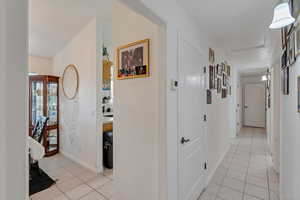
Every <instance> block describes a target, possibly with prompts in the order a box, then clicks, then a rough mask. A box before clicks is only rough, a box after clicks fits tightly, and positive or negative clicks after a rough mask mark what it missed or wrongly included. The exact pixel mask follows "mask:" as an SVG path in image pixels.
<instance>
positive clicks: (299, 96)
mask: <svg viewBox="0 0 300 200" xmlns="http://www.w3.org/2000/svg"><path fill="white" fill-rule="evenodd" d="M297 85H298V112H299V113H300V76H298V84H297Z"/></svg>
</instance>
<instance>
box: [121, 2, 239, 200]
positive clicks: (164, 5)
mask: <svg viewBox="0 0 300 200" xmlns="http://www.w3.org/2000/svg"><path fill="white" fill-rule="evenodd" d="M122 1H123V2H126V3H127V4H128V5H131V7H132V8H133V9H135V10H137V11H139V12H140V13H143V15H146V16H147V17H149V18H150V19H152V20H154V21H157V22H158V23H162V24H164V25H165V27H166V52H167V54H166V69H165V70H166V77H164V81H165V82H164V83H161V84H160V87H163V88H165V91H164V92H165V93H164V94H162V95H161V98H166V108H165V109H166V110H164V109H162V110H161V111H160V112H161V114H162V115H164V112H165V113H166V118H165V120H166V126H165V127H164V128H165V129H166V131H165V132H166V134H167V135H162V136H161V137H162V138H161V139H162V140H161V141H162V142H165V145H164V146H166V150H165V151H166V152H164V151H162V152H161V154H162V155H164V154H165V153H166V160H167V167H168V168H167V171H166V173H167V174H166V176H167V177H166V180H167V188H166V191H167V192H166V193H167V198H168V199H169V200H178V193H177V192H178V191H179V190H178V168H177V162H178V154H177V151H178V138H177V135H178V130H177V126H175V124H178V121H177V119H178V116H177V108H178V107H177V105H178V102H177V92H174V91H171V90H169V84H170V80H172V79H178V70H177V66H178V60H177V58H178V33H180V34H182V35H184V37H185V38H189V41H190V42H192V43H193V44H195V45H196V46H198V47H199V49H203V50H204V51H205V50H207V52H208V47H209V46H210V47H213V46H214V45H210V44H209V42H208V41H209V40H207V38H206V37H205V36H204V35H203V34H202V33H201V27H200V26H199V24H198V23H196V21H195V19H194V18H193V17H192V16H191V15H189V14H188V13H187V12H186V11H185V10H183V9H182V7H181V6H180V5H178V4H177V3H176V2H175V1H172V0H164V1H161V0H152V1H142V0H122ZM170 6H171V8H170ZM215 50H216V52H219V55H216V57H219V58H221V57H222V52H221V51H218V49H217V48H215ZM207 59H208V58H207ZM223 59H224V57H223ZM224 60H226V59H224ZM233 89H234V88H233ZM165 95H166V96H165ZM225 101H229V100H228V99H227V100H225ZM233 101H236V100H233ZM224 105H225V106H224V107H223V106H222V105H220V109H219V111H220V113H221V112H222V111H224V112H225V113H224V117H225V121H226V122H228V121H227V119H228V115H226V112H227V114H230V113H231V115H233V114H232V113H233V112H234V110H232V109H230V111H229V105H228V104H227V103H224ZM231 117H232V118H234V116H231ZM209 119H210V118H209ZM221 121H222V122H221V123H223V121H224V118H223V119H221ZM218 122H219V121H218ZM226 122H225V123H226ZM231 123H233V124H235V123H236V122H235V121H232V122H231ZM214 126H215V124H214ZM233 126H234V125H229V124H227V125H226V128H227V129H226V130H225V131H224V130H222V134H224V136H225V138H226V135H227V136H228V137H229V136H230V135H234V134H235V133H232V132H236V131H232V130H233V129H234V128H233V129H230V128H229V127H233ZM216 131H217V130H216ZM208 134H209V133H208ZM216 136H217V135H216ZM222 136H223V135H222ZM208 144H209V145H210V146H215V147H216V148H217V149H218V153H216V154H215V155H211V156H210V159H211V160H214V162H212V163H211V164H209V163H208V167H209V168H211V169H210V172H213V169H214V168H216V163H217V162H216V161H217V160H220V159H221V158H222V156H221V155H220V153H219V152H225V151H226V149H227V147H228V145H229V140H227V139H225V140H223V137H211V139H209V141H208ZM215 156H216V157H215ZM161 188H162V187H161ZM161 199H166V198H164V196H163V195H162V196H161Z"/></svg>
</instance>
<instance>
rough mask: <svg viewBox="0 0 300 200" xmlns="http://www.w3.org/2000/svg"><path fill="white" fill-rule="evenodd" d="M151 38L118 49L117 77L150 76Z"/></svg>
mask: <svg viewBox="0 0 300 200" xmlns="http://www.w3.org/2000/svg"><path fill="white" fill-rule="evenodd" d="M149 43H150V40H149V39H145V40H141V41H137V42H134V43H131V44H127V45H125V46H121V47H119V48H118V49H117V63H116V67H117V79H119V80H122V79H132V78H142V77H148V76H150V71H149V64H150V63H149V62H150V58H149V57H150V55H149Z"/></svg>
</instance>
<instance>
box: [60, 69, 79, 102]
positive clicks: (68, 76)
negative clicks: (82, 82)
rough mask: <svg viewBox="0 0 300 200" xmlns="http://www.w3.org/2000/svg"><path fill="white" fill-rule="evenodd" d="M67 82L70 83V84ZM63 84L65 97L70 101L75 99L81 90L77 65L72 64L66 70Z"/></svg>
mask: <svg viewBox="0 0 300 200" xmlns="http://www.w3.org/2000/svg"><path fill="white" fill-rule="evenodd" d="M65 81H68V84H67V83H65ZM61 82H62V91H63V94H64V96H65V97H66V98H67V99H68V100H73V99H75V98H76V96H77V94H78V90H79V72H78V70H77V67H76V66H75V65H73V64H70V65H68V66H67V67H66V68H65V70H64V72H63V75H62V80H61ZM70 82H71V83H70ZM73 83H74V84H73ZM70 92H71V94H70Z"/></svg>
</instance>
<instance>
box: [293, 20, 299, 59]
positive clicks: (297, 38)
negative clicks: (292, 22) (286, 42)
mask: <svg viewBox="0 0 300 200" xmlns="http://www.w3.org/2000/svg"><path fill="white" fill-rule="evenodd" d="M294 39H295V56H296V57H298V56H299V55H300V26H299V25H298V26H297V27H296V29H295V32H294Z"/></svg>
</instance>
